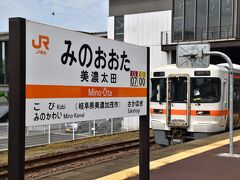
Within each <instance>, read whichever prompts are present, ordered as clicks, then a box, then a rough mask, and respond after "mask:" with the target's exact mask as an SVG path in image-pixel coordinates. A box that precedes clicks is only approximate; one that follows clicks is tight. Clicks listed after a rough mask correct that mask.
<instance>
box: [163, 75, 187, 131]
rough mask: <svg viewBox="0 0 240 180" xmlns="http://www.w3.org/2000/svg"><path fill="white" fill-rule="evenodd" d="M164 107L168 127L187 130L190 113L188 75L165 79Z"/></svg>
mask: <svg viewBox="0 0 240 180" xmlns="http://www.w3.org/2000/svg"><path fill="white" fill-rule="evenodd" d="M166 106H167V107H166V109H167V113H166V116H167V117H166V118H167V125H168V126H169V127H175V128H187V127H188V126H189V122H190V111H191V107H190V106H191V104H190V77H189V75H170V76H168V77H167V98H166Z"/></svg>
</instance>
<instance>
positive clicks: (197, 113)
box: [196, 111, 210, 116]
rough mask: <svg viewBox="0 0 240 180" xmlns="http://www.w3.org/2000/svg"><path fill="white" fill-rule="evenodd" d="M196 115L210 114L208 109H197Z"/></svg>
mask: <svg viewBox="0 0 240 180" xmlns="http://www.w3.org/2000/svg"><path fill="white" fill-rule="evenodd" d="M196 115H197V116H209V115H210V111H197V112H196Z"/></svg>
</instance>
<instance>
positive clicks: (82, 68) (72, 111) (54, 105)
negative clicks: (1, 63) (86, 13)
mask: <svg viewBox="0 0 240 180" xmlns="http://www.w3.org/2000/svg"><path fill="white" fill-rule="evenodd" d="M146 100H147V48H146V47H140V46H135V45H131V44H126V43H123V42H118V41H113V40H108V39H104V38H99V37H95V36H92V35H88V34H84V33H80V32H75V31H70V30H65V29H62V28H57V27H52V26H47V25H43V24H39V23H35V22H31V21H26V126H35V125H45V124H55V123H65V122H74V121H81V120H93V119H103V118H115V117H125V116H138V115H146V113H147V112H146V109H147V101H146Z"/></svg>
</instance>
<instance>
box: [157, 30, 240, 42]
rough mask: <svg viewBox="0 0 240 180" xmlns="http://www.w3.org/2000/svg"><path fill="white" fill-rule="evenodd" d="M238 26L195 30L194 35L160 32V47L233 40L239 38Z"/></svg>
mask: <svg viewBox="0 0 240 180" xmlns="http://www.w3.org/2000/svg"><path fill="white" fill-rule="evenodd" d="M239 29H240V27H239V26H224V27H211V28H208V29H207V30H206V28H204V29H201V30H197V31H196V32H195V33H193V32H191V31H185V32H182V31H178V32H172V31H163V32H161V45H171V44H178V43H179V42H195V41H200V42H203V41H209V42H211V41H222V40H233V39H236V38H239V33H237V32H238V31H239Z"/></svg>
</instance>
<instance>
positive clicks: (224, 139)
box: [44, 130, 240, 180]
mask: <svg viewBox="0 0 240 180" xmlns="http://www.w3.org/2000/svg"><path fill="white" fill-rule="evenodd" d="M239 134H240V131H239V130H235V131H234V147H233V151H234V154H236V155H239V154H240V136H239ZM222 153H229V133H222V134H218V135H215V136H211V137H208V138H205V139H201V140H195V141H190V142H187V143H184V144H180V145H176V146H170V147H165V148H160V149H157V150H154V151H150V159H151V160H150V161H151V162H150V170H151V172H150V179H151V180H162V179H163V180H164V179H169V180H175V179H178V180H181V179H184V180H192V179H194V180H198V179H199V180H215V179H216V180H239V179H240V158H237V157H219V154H222ZM138 163H139V157H138V155H137V154H134V155H132V156H130V157H129V156H126V157H123V158H121V159H115V160H111V161H106V162H105V163H100V164H95V165H94V166H90V167H85V168H80V169H75V170H73V171H66V172H65V173H61V174H56V175H53V176H51V177H48V178H44V179H51V180H57V179H59V180H60V179H76V180H77V179H81V180H85V179H86V180H88V179H98V180H120V179H131V180H135V179H139V176H138V174H139V171H138V170H139V167H138Z"/></svg>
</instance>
